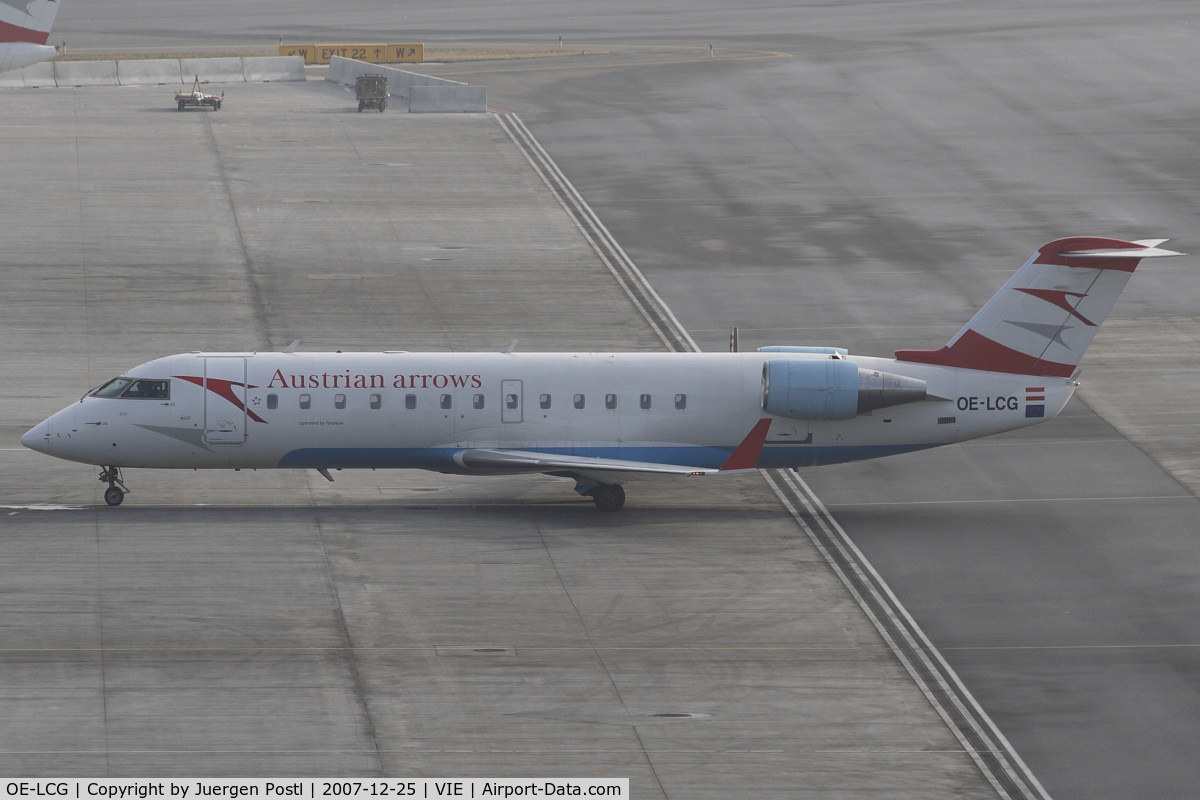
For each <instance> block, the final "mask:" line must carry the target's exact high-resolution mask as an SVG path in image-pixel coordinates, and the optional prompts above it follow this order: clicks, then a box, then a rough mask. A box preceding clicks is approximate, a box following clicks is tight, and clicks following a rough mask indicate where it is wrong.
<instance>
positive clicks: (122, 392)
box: [92, 378, 171, 400]
mask: <svg viewBox="0 0 1200 800" xmlns="http://www.w3.org/2000/svg"><path fill="white" fill-rule="evenodd" d="M92 397H132V398H139V399H149V400H168V399H170V397H171V382H170V381H167V380H159V379H157V378H113V379H112V380H111V381H109V382H108V383H106V384H104V385H103V386H101V387H100V388H98V389H96V390H95V391H93V392H92Z"/></svg>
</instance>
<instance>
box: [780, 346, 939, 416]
mask: <svg viewBox="0 0 1200 800" xmlns="http://www.w3.org/2000/svg"><path fill="white" fill-rule="evenodd" d="M924 399H925V381H922V380H918V379H916V378H906V377H904V376H903V375H893V374H892V373H890V372H880V371H879V370H873V369H859V367H858V365H857V364H855V363H854V362H853V361H849V360H847V359H845V358H842V357H840V356H838V355H834V356H832V357H830V358H821V359H808V358H805V359H800V358H781V359H778V360H774V361H768V362H766V363H765V364H763V388H762V407H763V410H764V411H766V412H767V413H768V414H774V415H776V416H779V417H790V418H792V419H805V420H841V419H851V418H853V417H855V416H857V415H859V414H866V413H868V412H870V411H874V410H876V409H879V408H887V407H888V406H896V405H901V404H902V403H915V402H917V401H919V400H924Z"/></svg>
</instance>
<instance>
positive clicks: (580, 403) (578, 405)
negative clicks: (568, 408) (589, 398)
mask: <svg viewBox="0 0 1200 800" xmlns="http://www.w3.org/2000/svg"><path fill="white" fill-rule="evenodd" d="M575 407H576V408H583V395H581V394H577V395H575Z"/></svg>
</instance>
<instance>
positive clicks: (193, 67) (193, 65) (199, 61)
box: [179, 56, 246, 84]
mask: <svg viewBox="0 0 1200 800" xmlns="http://www.w3.org/2000/svg"><path fill="white" fill-rule="evenodd" d="M179 71H180V73H181V74H182V75H183V82H184V83H191V82H192V81H193V80H195V79H196V76H199V77H200V83H201V84H205V83H245V82H246V72H245V66H244V65H243V64H242V59H241V58H240V57H238V56H233V57H226V58H181V59H179Z"/></svg>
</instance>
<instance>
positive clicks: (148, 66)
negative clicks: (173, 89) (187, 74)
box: [117, 58, 183, 86]
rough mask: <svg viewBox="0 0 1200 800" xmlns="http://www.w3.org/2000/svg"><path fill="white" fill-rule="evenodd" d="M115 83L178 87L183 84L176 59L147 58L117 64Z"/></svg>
mask: <svg viewBox="0 0 1200 800" xmlns="http://www.w3.org/2000/svg"><path fill="white" fill-rule="evenodd" d="M117 82H118V83H120V84H121V85H122V86H163V85H168V84H169V85H171V86H178V85H180V84H182V83H183V76H182V73H181V72H180V70H179V59H177V58H147V59H142V60H129V61H118V62H117Z"/></svg>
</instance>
